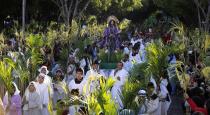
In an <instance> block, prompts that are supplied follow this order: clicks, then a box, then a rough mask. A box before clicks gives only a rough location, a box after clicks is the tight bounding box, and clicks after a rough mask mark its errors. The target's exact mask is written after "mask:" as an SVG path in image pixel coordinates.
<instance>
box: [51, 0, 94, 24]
mask: <svg viewBox="0 0 210 115" xmlns="http://www.w3.org/2000/svg"><path fill="white" fill-rule="evenodd" d="M52 1H53V2H54V3H55V4H56V5H57V7H58V8H59V10H60V16H61V17H62V19H63V21H64V23H65V24H66V26H67V27H69V26H71V22H72V20H73V19H74V18H75V17H80V16H81V14H82V13H83V12H84V11H85V10H86V8H87V7H88V5H89V4H90V1H91V0H52Z"/></svg>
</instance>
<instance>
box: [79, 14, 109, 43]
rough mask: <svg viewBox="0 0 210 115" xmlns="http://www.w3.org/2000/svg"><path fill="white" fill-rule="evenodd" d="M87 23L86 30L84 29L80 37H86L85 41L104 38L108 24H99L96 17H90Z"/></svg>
mask: <svg viewBox="0 0 210 115" xmlns="http://www.w3.org/2000/svg"><path fill="white" fill-rule="evenodd" d="M86 22H87V25H86V28H82V30H81V32H80V35H81V36H82V37H85V38H84V39H87V38H89V39H93V40H95V39H98V38H101V37H102V36H103V32H104V28H106V24H98V22H97V18H96V16H89V17H88V19H87V21H86ZM85 35H86V36H85Z"/></svg>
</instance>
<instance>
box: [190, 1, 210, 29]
mask: <svg viewBox="0 0 210 115" xmlns="http://www.w3.org/2000/svg"><path fill="white" fill-rule="evenodd" d="M193 1H194V3H195V5H196V8H197V13H198V24H199V28H200V29H201V28H202V25H203V28H202V29H203V31H204V32H208V31H209V25H210V22H209V21H210V20H209V18H210V1H209V0H193ZM202 19H203V20H202Z"/></svg>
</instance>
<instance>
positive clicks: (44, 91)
mask: <svg viewBox="0 0 210 115" xmlns="http://www.w3.org/2000/svg"><path fill="white" fill-rule="evenodd" d="M37 88H38V90H39V92H40V98H41V104H42V107H41V115H49V111H48V104H49V96H50V95H49V89H48V86H47V84H45V83H42V84H39V83H38V84H37ZM43 105H45V106H46V107H43Z"/></svg>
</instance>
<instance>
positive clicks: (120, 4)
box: [52, 0, 142, 26]
mask: <svg viewBox="0 0 210 115" xmlns="http://www.w3.org/2000/svg"><path fill="white" fill-rule="evenodd" d="M52 1H53V3H55V4H56V5H57V7H58V8H59V10H60V16H61V17H62V19H63V21H64V23H65V24H66V26H71V22H72V20H73V19H74V18H80V17H81V16H82V14H83V13H84V11H85V10H86V9H87V8H88V6H91V7H92V8H93V9H94V10H97V11H98V12H99V13H100V14H101V13H102V12H103V13H104V12H106V11H107V12H110V11H112V12H113V11H114V12H115V14H118V13H119V14H122V12H123V11H133V10H134V9H137V8H140V7H141V6H142V4H141V0H52Z"/></svg>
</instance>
